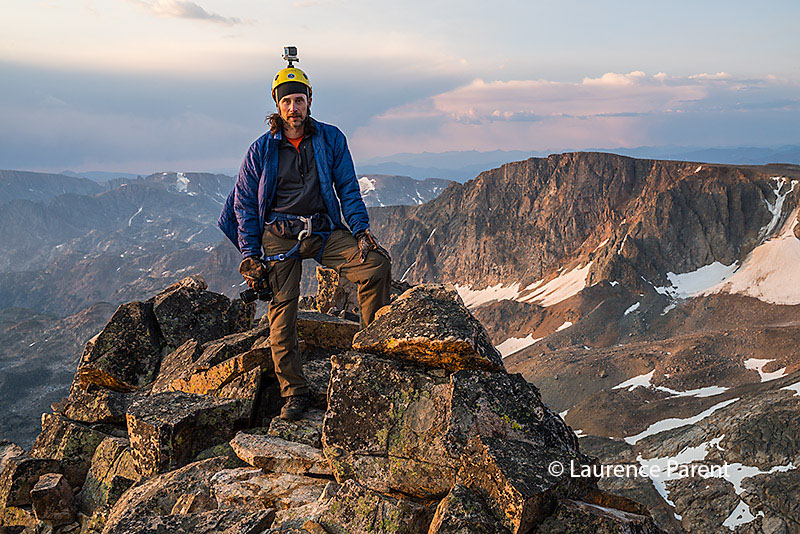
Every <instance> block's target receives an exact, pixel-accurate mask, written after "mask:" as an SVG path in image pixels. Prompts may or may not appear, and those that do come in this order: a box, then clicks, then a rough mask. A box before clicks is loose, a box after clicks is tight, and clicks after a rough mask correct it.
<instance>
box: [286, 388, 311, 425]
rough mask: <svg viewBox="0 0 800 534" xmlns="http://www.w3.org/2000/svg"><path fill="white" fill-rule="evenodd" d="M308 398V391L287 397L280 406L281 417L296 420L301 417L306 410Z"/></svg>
mask: <svg viewBox="0 0 800 534" xmlns="http://www.w3.org/2000/svg"><path fill="white" fill-rule="evenodd" d="M308 398H309V397H308V393H306V394H304V395H292V396H291V397H288V398H287V399H286V403H285V404H284V405H283V408H281V419H285V420H287V421H297V420H298V419H300V418H301V417H303V414H304V413H306V410H308Z"/></svg>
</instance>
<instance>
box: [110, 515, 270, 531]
mask: <svg viewBox="0 0 800 534" xmlns="http://www.w3.org/2000/svg"><path fill="white" fill-rule="evenodd" d="M274 517H275V512H274V510H262V511H259V512H243V511H239V510H211V511H208V512H201V513H193V514H175V515H167V516H144V517H142V516H139V517H133V518H127V519H124V520H122V521H119V522H118V523H116V524H115V526H114V528H111V529H109V528H106V529H105V530H103V533H104V534H130V533H131V532H136V533H137V534H184V533H187V532H191V533H192V534H261V533H262V532H264V530H265V529H266V528H268V527H269V525H270V523H272V519H273V518H274Z"/></svg>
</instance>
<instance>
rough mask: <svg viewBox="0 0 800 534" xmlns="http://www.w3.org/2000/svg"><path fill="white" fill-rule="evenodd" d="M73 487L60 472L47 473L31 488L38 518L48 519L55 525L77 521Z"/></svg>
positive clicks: (34, 509)
mask: <svg viewBox="0 0 800 534" xmlns="http://www.w3.org/2000/svg"><path fill="white" fill-rule="evenodd" d="M72 500H73V494H72V488H71V487H70V485H69V484H68V483H67V479H66V478H64V475H62V474H60V473H47V474H44V475H42V476H41V477H39V481H38V482H36V485H35V486H34V487H33V489H32V490H31V501H32V503H33V511H34V513H35V514H36V519H38V520H39V521H48V522H49V523H51V524H52V525H53V526H54V527H58V526H61V525H67V524H69V523H72V522H73V521H75V508H74V506H73V503H72Z"/></svg>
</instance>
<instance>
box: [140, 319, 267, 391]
mask: <svg viewBox="0 0 800 534" xmlns="http://www.w3.org/2000/svg"><path fill="white" fill-rule="evenodd" d="M255 348H258V349H264V348H266V349H267V350H268V349H269V326H264V325H260V326H257V327H255V328H253V329H250V330H248V331H246V332H239V333H236V334H230V335H227V336H225V337H223V338H221V339H217V340H214V341H210V342H208V343H205V344H202V343H200V342H198V341H196V340H189V341H186V342H185V343H184V344H182V345H181V346H179V347H178V348H177V349H175V350H173V351H172V352H170V353H169V354H167V355H166V356H165V357H164V360H163V361H162V362H161V369H160V370H159V373H158V377H157V378H156V380H155V382H154V383H153V387H152V389H151V393H163V392H165V391H171V389H170V388H171V385H172V384H173V383H174V382H175V381H176V380H180V379H186V378H187V377H188V376H190V375H191V373H192V372H194V371H195V370H197V369H209V368H211V367H213V366H215V365H217V364H220V363H222V362H224V361H225V360H228V359H229V358H232V357H234V356H236V355H237V354H241V353H243V352H247V351H249V350H251V349H255Z"/></svg>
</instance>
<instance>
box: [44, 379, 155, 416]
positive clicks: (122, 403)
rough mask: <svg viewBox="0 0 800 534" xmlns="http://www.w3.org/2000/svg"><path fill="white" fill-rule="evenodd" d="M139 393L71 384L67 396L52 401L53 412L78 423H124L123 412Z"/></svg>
mask: <svg viewBox="0 0 800 534" xmlns="http://www.w3.org/2000/svg"><path fill="white" fill-rule="evenodd" d="M141 395H142V394H141V393H138V392H134V393H122V392H119V391H114V390H112V389H106V388H104V387H100V386H96V385H90V386H88V388H86V389H84V388H82V387H79V386H77V385H73V387H72V389H71V390H70V392H69V397H66V398H65V399H63V400H61V401H60V402H54V403H53V404H52V406H51V408H52V409H53V411H54V412H56V413H57V414H60V415H63V416H64V417H66V418H67V419H71V420H73V421H78V422H80V423H112V424H113V423H124V422H125V412H126V411H127V410H128V407H129V406H130V405H131V403H132V402H133V401H134V400H135V399H137V398H138V397H139V396H141Z"/></svg>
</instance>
